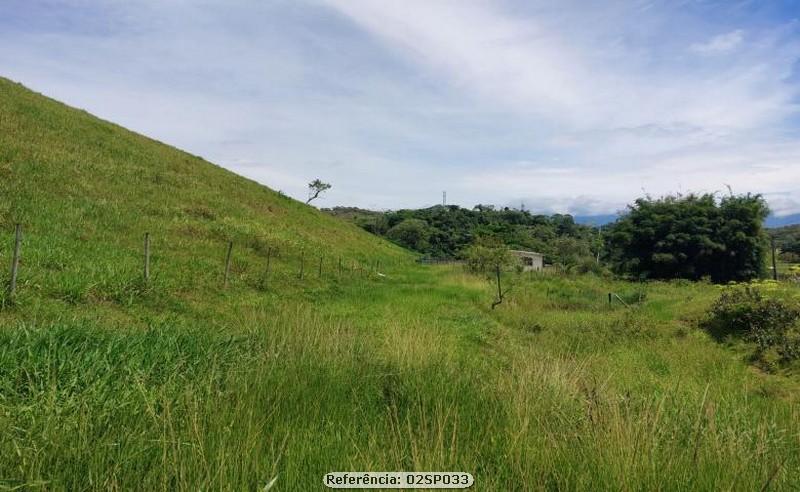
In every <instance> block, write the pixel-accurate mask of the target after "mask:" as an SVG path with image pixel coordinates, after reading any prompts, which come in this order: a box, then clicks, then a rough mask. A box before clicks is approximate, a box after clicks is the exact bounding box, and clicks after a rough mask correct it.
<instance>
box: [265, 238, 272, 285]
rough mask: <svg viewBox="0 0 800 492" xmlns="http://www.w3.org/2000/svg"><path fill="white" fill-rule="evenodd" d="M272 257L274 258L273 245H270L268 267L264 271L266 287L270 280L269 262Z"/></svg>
mask: <svg viewBox="0 0 800 492" xmlns="http://www.w3.org/2000/svg"><path fill="white" fill-rule="evenodd" d="M271 258H272V247H269V248H267V269H266V271H265V272H264V287H266V286H267V282H269V263H270V259H271Z"/></svg>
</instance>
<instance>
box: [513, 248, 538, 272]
mask: <svg viewBox="0 0 800 492" xmlns="http://www.w3.org/2000/svg"><path fill="white" fill-rule="evenodd" d="M511 254H512V255H514V256H516V257H517V258H519V261H520V263H521V264H522V271H523V272H530V271H531V270H533V271H537V272H538V271H541V270H542V269H543V268H544V255H542V254H541V253H534V252H533V251H517V250H513V249H512V250H511Z"/></svg>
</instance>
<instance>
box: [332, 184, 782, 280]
mask: <svg viewBox="0 0 800 492" xmlns="http://www.w3.org/2000/svg"><path fill="white" fill-rule="evenodd" d="M327 211H328V212H329V213H331V214H333V215H337V216H340V217H343V218H346V219H348V220H351V221H352V222H354V223H356V224H358V225H359V226H361V227H362V228H364V229H366V230H367V231H369V232H372V233H373V234H377V235H380V236H383V237H385V238H387V239H389V240H391V241H393V242H395V243H397V244H399V245H401V246H404V247H406V248H408V249H411V250H413V251H416V252H418V253H421V254H423V255H426V256H429V257H432V258H462V259H469V258H470V257H471V255H472V256H473V257H474V255H475V254H476V251H478V250H480V251H482V252H484V253H485V252H486V251H490V250H491V249H492V248H507V249H521V250H529V251H536V252H539V253H542V254H543V255H544V256H545V261H546V262H547V263H550V264H553V265H557V266H559V267H561V268H563V269H568V270H577V271H581V272H585V271H595V272H600V271H604V270H608V271H613V272H614V273H616V274H619V275H622V276H626V277H628V278H635V279H672V278H684V279H691V280H699V279H703V278H707V279H710V280H712V281H714V282H728V281H740V280H748V279H752V278H757V277H760V276H763V275H764V274H765V269H766V255H767V252H768V250H769V241H768V237H767V234H766V229H765V228H764V220H765V219H766V217H767V215H768V214H769V209H768V207H767V204H766V202H765V201H764V199H763V198H762V197H761V196H760V195H754V194H749V193H748V194H742V195H735V194H733V193H731V194H729V195H727V196H723V197H719V196H717V195H715V194H710V193H707V194H687V195H673V196H665V197H659V198H653V197H649V196H646V197H643V198H639V199H638V200H636V201H635V202H634V203H632V204H631V205H629V206H628V208H627V210H625V211H623V212H621V213H620V215H619V217H618V219H617V220H616V221H615V222H614V223H612V224H608V225H606V226H603V227H602V228H598V227H593V226H588V225H581V224H578V223H576V222H575V220H574V218H573V217H572V216H570V215H563V214H556V215H550V216H546V215H538V214H532V213H530V212H529V211H526V210H516V209H512V208H496V207H493V206H491V205H476V206H475V207H473V208H472V209H466V208H462V207H459V206H456V205H449V206H442V205H439V206H435V207H430V208H424V209H417V210H397V211H388V212H375V211H368V210H362V209H357V208H346V207H338V208H334V209H328V210H327ZM486 254H490V256H491V254H496V253H486ZM500 256H502V255H500Z"/></svg>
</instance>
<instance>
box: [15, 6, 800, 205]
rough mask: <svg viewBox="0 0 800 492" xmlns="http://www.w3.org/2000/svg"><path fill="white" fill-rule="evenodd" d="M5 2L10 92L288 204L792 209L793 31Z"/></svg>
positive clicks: (597, 9)
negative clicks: (113, 125) (665, 198)
mask: <svg viewBox="0 0 800 492" xmlns="http://www.w3.org/2000/svg"><path fill="white" fill-rule="evenodd" d="M10 1H11V2H12V3H13V2H16V3H17V4H18V6H17V8H16V9H14V10H13V11H12V10H9V12H11V13H12V14H13V15H12V16H11V18H14V16H16V17H17V18H19V19H21V20H20V21H17V22H15V23H14V22H12V23H11V24H7V22H9V21H8V18H9V16H8V15H6V16H1V15H0V66H2V67H3V69H2V70H3V72H4V75H7V76H10V77H11V78H14V79H16V80H20V81H22V82H23V83H25V84H26V85H29V86H31V87H32V88H34V89H36V90H39V91H41V92H44V93H46V94H48V95H50V96H52V97H55V98H57V99H60V100H64V101H65V102H67V103H68V104H72V105H75V106H79V107H82V108H86V109H87V110H89V111H91V112H93V113H95V114H98V115H100V116H101V117H104V118H107V119H110V120H113V121H116V122H118V123H120V124H122V125H124V126H128V127H130V128H132V129H134V130H136V131H140V132H142V133H145V134H147V135H151V136H153V137H155V138H158V139H159V140H162V141H165V142H168V143H171V144H174V145H177V146H179V147H181V148H185V149H187V150H188V151H190V152H192V153H195V154H199V155H202V156H204V157H206V158H208V159H209V160H212V161H215V162H218V163H219V164H221V165H224V166H226V167H229V168H231V169H233V170H235V171H236V172H240V173H242V174H245V175H246V176H248V177H251V178H253V179H257V180H259V181H261V182H263V183H265V184H267V185H269V186H271V187H273V188H276V189H283V190H284V191H286V192H287V193H289V194H291V195H293V196H296V197H298V198H304V197H305V193H306V190H305V184H306V183H307V182H308V181H309V180H310V179H313V178H314V177H318V176H319V177H320V178H322V179H324V180H326V181H329V182H331V183H333V185H334V188H333V189H332V190H331V192H330V193H328V194H327V195H326V197H325V199H324V201H320V204H321V205H324V206H328V205H335V204H349V205H361V206H368V207H374V208H386V207H414V206H424V205H428V204H433V203H436V202H438V200H439V199H440V197H441V191H442V190H443V189H446V190H447V191H448V200H449V201H451V202H452V203H461V204H463V205H467V206H471V205H473V204H475V203H495V204H505V203H508V202H509V201H510V199H514V198H515V197H528V198H526V203H528V202H529V207H532V206H533V205H536V206H545V205H547V204H550V205H551V207H550V208H549V209H548V210H550V209H552V210H558V211H579V212H580V211H592V212H593V213H595V212H596V213H601V212H613V211H615V210H617V209H619V208H620V205H621V204H624V203H626V202H628V201H630V200H631V199H633V198H635V197H636V196H637V195H639V194H641V189H642V188H644V189H646V190H647V191H648V192H651V193H654V194H658V193H661V192H669V191H680V190H683V191H687V190H689V189H693V190H709V191H713V190H716V189H721V188H724V184H726V183H727V184H732V185H733V186H734V188H735V189H737V190H741V191H745V190H747V191H754V192H765V193H771V195H770V197H772V196H775V197H788V198H786V199H782V200H783V201H781V204H782V205H781V210H790V209H792V207H794V206H795V205H796V203H797V202H798V199H797V197H798V194H797V190H791V189H790V190H788V191H787V189H786V187H787V183H791V182H800V181H797V180H798V179H800V176H798V174H797V170H798V165H799V164H798V163H800V148H798V147H799V146H798V144H796V143H795V142H798V141H800V139H798V138H797V135H798V126H797V125H796V124H792V122H791V118H792V117H796V115H797V109H798V107H797V102H798V101H800V99H798V95H799V94H798V89H799V88H800V84H798V82H797V79H796V78H794V79H793V78H792V76H793V72H792V70H793V65H794V64H795V63H796V62H797V60H798V59H800V35H799V34H800V33H798V25H797V24H793V23H791V22H786V23H775V22H772V23H761V24H758V23H753V25H746V24H743V23H742V21H741V19H737V20H736V22H730V23H726V22H724V20H723V19H722V18H715V21H714V22H713V29H712V28H711V24H712V23H710V22H708V21H707V20H705V19H704V18H703V17H702V16H696V15H690V14H689V13H687V9H678V8H675V7H674V4H673V3H672V2H666V1H663V2H662V1H652V0H641V1H640V0H606V1H605V2H603V3H602V5H600V4H598V3H595V2H584V1H579V0H563V1H561V2H558V5H557V6H556V5H555V4H553V3H552V2H547V1H544V0H541V1H538V0H534V1H530V2H517V1H516V0H498V1H491V2H490V1H488V0H475V1H470V2H463V1H457V0H437V1H422V0H405V1H403V2H386V1H381V0H313V1H312V0H309V1H300V0H298V1H292V2H288V1H281V2H258V1H255V0H236V1H222V0H206V1H204V2H202V4H200V3H197V2H190V1H181V2H161V1H156V0H139V1H136V2H130V3H127V2H125V3H122V2H116V1H109V2H89V1H85V0H80V6H81V8H80V9H75V8H74V5H75V3H74V2H69V1H66V0H63V1H50V2H47V4H45V3H44V2H39V1H37V0H33V1H28V0H25V1H23V0H10ZM109 26H110V27H109ZM720 26H723V27H720ZM724 26H728V27H727V34H725V35H722V36H716V37H715V36H713V35H711V33H712V32H720V30H722V31H724V30H725V29H726V28H725V27H724ZM737 32H738V33H739V34H735V33H737ZM745 33H746V36H745ZM697 40H707V41H704V42H701V43H697ZM693 43H694V44H693ZM687 46H689V47H691V48H690V49H689V50H687ZM698 49H699V51H698ZM703 50H706V51H708V50H711V51H708V52H709V53H711V52H719V53H723V52H726V50H727V52H733V51H734V50H735V53H736V56H713V57H712V56H696V55H697V54H699V53H700V52H703ZM714 50H716V51H714ZM794 77H797V75H794ZM780 193H784V194H783V195H779V194H780ZM785 193H788V195H786V194H785ZM776 199H777V198H776ZM793 204H794V205H793ZM550 205H548V206H550Z"/></svg>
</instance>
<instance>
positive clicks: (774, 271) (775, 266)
mask: <svg viewBox="0 0 800 492" xmlns="http://www.w3.org/2000/svg"><path fill="white" fill-rule="evenodd" d="M769 242H770V246H772V279H773V280H778V264H777V263H776V262H775V238H774V237H771V238H769Z"/></svg>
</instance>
